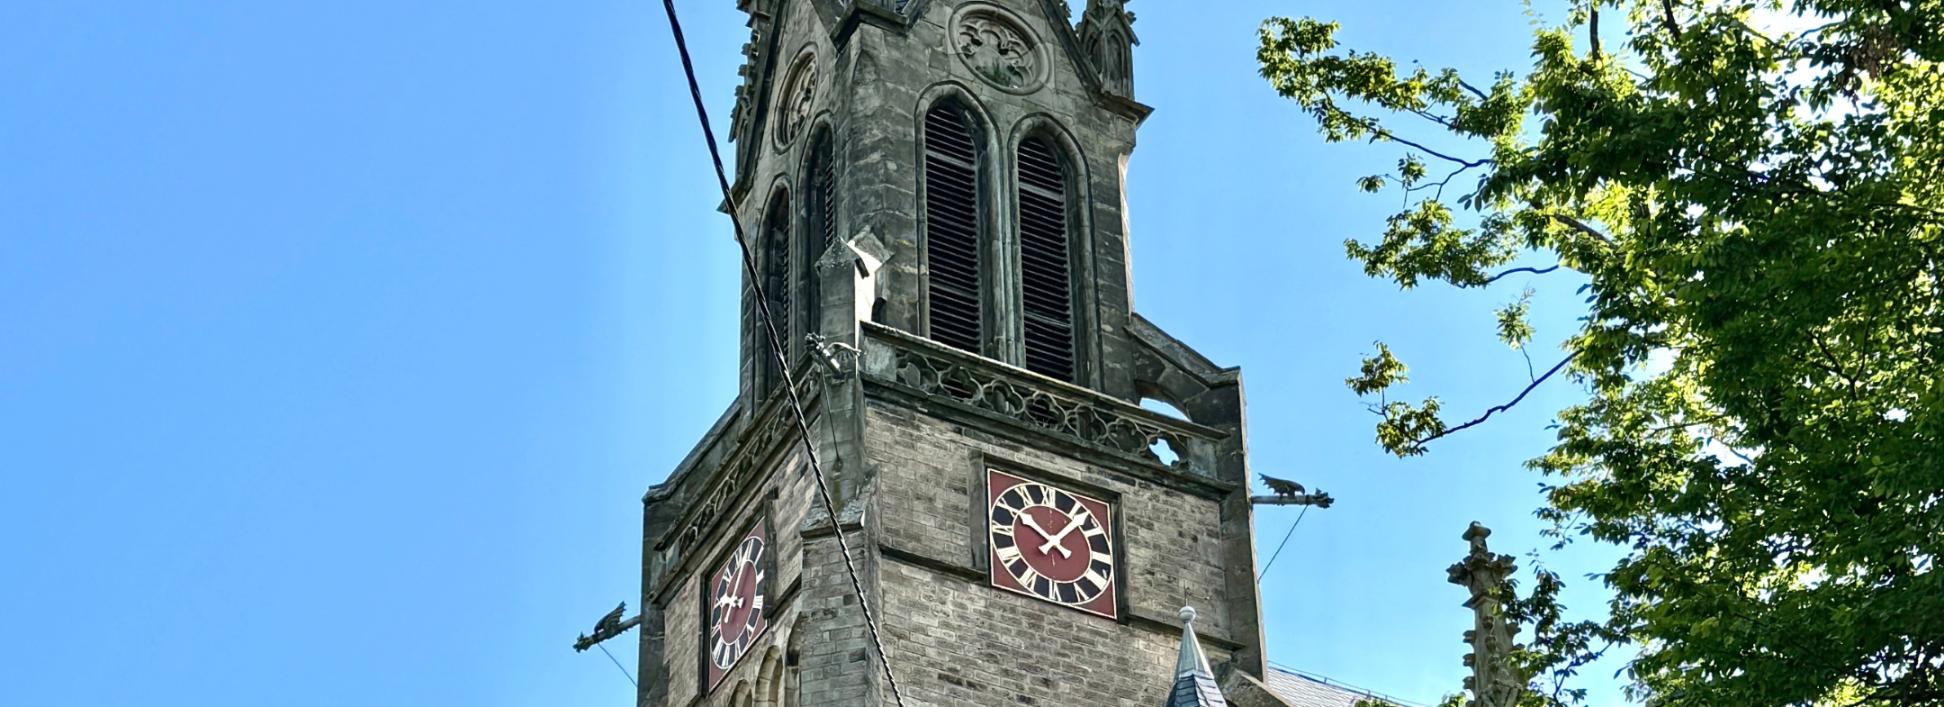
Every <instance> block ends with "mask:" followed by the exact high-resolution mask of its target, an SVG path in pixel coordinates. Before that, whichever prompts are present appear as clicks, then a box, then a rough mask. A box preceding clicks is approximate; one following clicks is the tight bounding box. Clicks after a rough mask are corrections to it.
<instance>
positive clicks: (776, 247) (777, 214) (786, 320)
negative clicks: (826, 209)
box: [756, 192, 795, 390]
mask: <svg viewBox="0 0 1944 707" xmlns="http://www.w3.org/2000/svg"><path fill="white" fill-rule="evenodd" d="M762 265H763V267H762V273H763V281H762V284H763V296H764V297H767V298H768V303H769V311H770V316H771V317H772V318H774V320H775V322H776V334H777V336H778V337H780V338H779V340H778V341H777V344H778V345H779V346H781V347H782V349H783V352H784V355H785V356H786V357H788V356H789V352H790V341H791V340H792V339H793V338H794V337H793V332H794V331H795V329H794V328H793V327H792V326H791V317H790V314H791V312H790V197H789V195H787V194H784V193H782V192H777V194H776V196H775V198H772V199H770V204H769V213H768V214H767V215H765V216H764V220H763V249H762ZM756 337H757V338H756V341H757V342H758V343H759V344H760V346H759V347H758V349H757V355H759V356H761V357H762V362H763V366H762V369H761V370H762V371H763V381H764V382H763V386H764V389H765V390H776V389H777V387H778V386H779V385H781V384H782V382H783V371H782V369H781V368H780V367H778V365H777V362H776V354H775V353H772V352H771V350H770V341H769V330H768V329H766V328H764V327H763V321H762V315H761V314H760V313H758V314H757V318H756Z"/></svg>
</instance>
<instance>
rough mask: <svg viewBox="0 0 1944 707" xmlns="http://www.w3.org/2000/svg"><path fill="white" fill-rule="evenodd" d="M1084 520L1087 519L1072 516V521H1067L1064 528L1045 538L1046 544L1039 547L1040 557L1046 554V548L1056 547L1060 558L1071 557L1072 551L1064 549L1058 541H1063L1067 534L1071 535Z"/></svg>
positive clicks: (1081, 516)
mask: <svg viewBox="0 0 1944 707" xmlns="http://www.w3.org/2000/svg"><path fill="white" fill-rule="evenodd" d="M1086 519H1087V517H1086V516H1084V515H1080V516H1074V517H1073V518H1072V519H1070V520H1068V521H1067V526H1066V527H1065V528H1062V529H1061V530H1060V532H1058V533H1054V534H1052V535H1049V536H1047V538H1046V543H1045V544H1043V545H1040V554H1042V555H1044V554H1046V550H1047V549H1048V548H1055V547H1057V548H1059V549H1060V556H1061V557H1072V556H1073V551H1072V550H1068V549H1066V546H1065V545H1061V544H1060V541H1061V540H1065V539H1066V536H1067V534H1068V533H1072V532H1073V529H1074V528H1078V527H1080V523H1081V522H1082V521H1084V520H1086ZM1042 535H1044V533H1042Z"/></svg>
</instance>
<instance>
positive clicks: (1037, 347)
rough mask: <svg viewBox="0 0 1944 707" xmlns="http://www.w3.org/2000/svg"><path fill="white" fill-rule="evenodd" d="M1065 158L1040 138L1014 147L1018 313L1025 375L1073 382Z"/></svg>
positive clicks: (1068, 219) (1045, 140)
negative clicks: (1016, 152) (1016, 153)
mask: <svg viewBox="0 0 1944 707" xmlns="http://www.w3.org/2000/svg"><path fill="white" fill-rule="evenodd" d="M1067 173H1068V169H1067V163H1066V159H1065V157H1063V156H1062V153H1061V152H1060V150H1059V149H1058V148H1056V147H1054V146H1053V144H1052V142H1051V141H1049V140H1047V139H1046V138H1043V137H1033V138H1029V139H1027V140H1026V141H1025V142H1024V143H1021V144H1020V146H1019V255H1020V270H1019V274H1020V284H1021V293H1020V305H1021V307H1020V309H1021V311H1022V313H1023V314H1024V315H1025V321H1024V325H1025V326H1024V327H1023V329H1024V332H1023V333H1024V335H1025V342H1024V343H1025V349H1026V351H1025V353H1026V360H1025V363H1026V368H1027V370H1030V371H1033V372H1035V373H1039V374H1041V375H1045V376H1049V377H1053V378H1058V379H1060V380H1064V381H1072V380H1073V378H1074V352H1073V350H1074V345H1073V344H1074V341H1073V338H1074V337H1073V328H1074V327H1073V255H1072V250H1071V242H1072V227H1071V218H1070V216H1071V215H1070V214H1069V213H1068V208H1069V207H1068V199H1067V192H1068V187H1067V183H1068V175H1067Z"/></svg>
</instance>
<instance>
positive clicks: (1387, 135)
mask: <svg viewBox="0 0 1944 707" xmlns="http://www.w3.org/2000/svg"><path fill="white" fill-rule="evenodd" d="M1364 128H1365V129H1367V130H1369V131H1370V139H1371V140H1376V139H1378V138H1382V139H1385V140H1389V141H1391V142H1395V143H1397V144H1400V145H1407V146H1410V147H1415V148H1417V149H1419V150H1422V151H1423V152H1424V153H1425V154H1427V155H1430V156H1432V157H1436V158H1438V159H1441V160H1444V161H1447V162H1451V163H1454V164H1459V165H1463V166H1465V167H1467V168H1470V167H1477V166H1479V165H1484V164H1490V163H1491V162H1492V159H1491V158H1489V157H1484V158H1480V159H1475V160H1468V159H1464V158H1462V157H1453V156H1451V155H1447V154H1445V153H1442V152H1439V151H1437V150H1433V149H1431V148H1429V147H1425V146H1423V145H1420V144H1418V143H1416V142H1412V141H1410V140H1406V139H1404V138H1401V137H1398V136H1397V133H1393V132H1391V131H1390V130H1389V129H1387V128H1385V127H1383V126H1381V125H1378V124H1377V121H1376V120H1375V119H1365V120H1364Z"/></svg>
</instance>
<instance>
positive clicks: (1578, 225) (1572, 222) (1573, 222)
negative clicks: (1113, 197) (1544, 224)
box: [1546, 214, 1613, 245]
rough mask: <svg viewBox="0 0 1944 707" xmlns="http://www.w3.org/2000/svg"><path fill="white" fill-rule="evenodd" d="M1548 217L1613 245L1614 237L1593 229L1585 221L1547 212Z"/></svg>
mask: <svg viewBox="0 0 1944 707" xmlns="http://www.w3.org/2000/svg"><path fill="white" fill-rule="evenodd" d="M1546 218H1550V219H1552V220H1554V221H1558V222H1560V223H1563V224H1566V225H1568V226H1571V227H1573V230H1575V231H1579V232H1580V233H1584V234H1586V235H1589V236H1592V237H1593V239H1594V240H1597V241H1599V242H1601V243H1605V244H1607V245H1613V239H1611V238H1608V237H1607V235H1606V234H1604V233H1601V232H1599V231H1596V230H1593V227H1592V226H1588V225H1586V222H1584V221H1581V220H1579V219H1576V218H1573V217H1571V216H1567V215H1565V214H1546Z"/></svg>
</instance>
